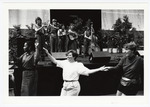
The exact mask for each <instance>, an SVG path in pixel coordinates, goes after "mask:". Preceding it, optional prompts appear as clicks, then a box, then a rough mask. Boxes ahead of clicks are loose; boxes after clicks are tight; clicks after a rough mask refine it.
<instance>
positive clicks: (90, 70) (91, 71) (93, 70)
mask: <svg viewBox="0 0 150 107" xmlns="http://www.w3.org/2000/svg"><path fill="white" fill-rule="evenodd" d="M98 71H107V70H105V66H102V67H100V68H96V69H89V71H88V73H89V74H92V73H95V72H98Z"/></svg>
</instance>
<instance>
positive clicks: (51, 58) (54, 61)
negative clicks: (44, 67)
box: [43, 48, 57, 64]
mask: <svg viewBox="0 0 150 107" xmlns="http://www.w3.org/2000/svg"><path fill="white" fill-rule="evenodd" d="M43 49H44V50H45V52H46V54H47V55H48V57H49V59H50V60H51V61H52V62H53V63H54V64H57V61H56V59H55V58H54V57H53V56H52V55H51V54H50V53H49V52H48V50H47V49H46V48H43Z"/></svg>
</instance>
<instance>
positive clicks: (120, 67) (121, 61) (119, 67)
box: [110, 57, 125, 71]
mask: <svg viewBox="0 0 150 107" xmlns="http://www.w3.org/2000/svg"><path fill="white" fill-rule="evenodd" d="M124 59H125V58H124V57H123V58H122V59H121V60H120V61H119V63H118V64H117V65H116V66H115V67H113V68H110V70H111V71H119V70H122V69H123V62H124Z"/></svg>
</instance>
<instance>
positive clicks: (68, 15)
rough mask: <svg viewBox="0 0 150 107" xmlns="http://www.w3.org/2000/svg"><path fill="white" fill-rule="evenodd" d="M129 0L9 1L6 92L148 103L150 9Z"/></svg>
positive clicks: (14, 95) (12, 95)
mask: <svg viewBox="0 0 150 107" xmlns="http://www.w3.org/2000/svg"><path fill="white" fill-rule="evenodd" d="M128 4H129V5H126V4H124V3H120V5H119V3H116V4H115V3H114V4H113V3H80V4H79V3H41V4H40V3H6V4H5V6H6V7H5V9H4V11H5V12H6V13H5V14H4V15H5V16H6V20H5V21H6V24H7V25H8V26H5V28H4V29H5V30H4V31H7V32H5V34H8V35H6V36H7V45H8V48H7V49H8V50H7V56H8V58H7V59H8V60H7V61H6V62H7V64H8V65H7V67H8V68H7V69H8V71H6V72H7V73H5V74H6V75H5V76H7V77H4V78H7V81H6V83H5V86H6V87H7V88H6V90H5V92H6V95H7V96H6V97H7V98H8V99H9V98H11V99H13V101H14V100H15V98H18V99H23V98H29V99H30V98H31V99H32V98H35V99H38V98H39V99H42V98H43V99H44V98H50V99H51V98H54V99H55V100H56V101H54V102H57V99H56V98H58V102H59V100H60V99H61V98H64V100H65V99H74V98H76V99H78V98H81V100H83V99H82V98H86V99H87V102H88V103H89V104H91V103H90V101H89V100H94V98H95V101H97V102H98V100H104V99H105V100H106V101H104V102H106V103H107V102H108V103H110V104H111V103H117V104H119V103H118V102H119V100H121V99H123V100H124V101H129V100H130V99H131V100H130V101H129V103H131V102H132V103H135V104H138V103H140V101H141V103H145V102H146V101H147V100H145V98H146V97H147V95H148V94H149V93H148V92H147V89H148V86H147V82H148V81H147V78H148V77H147V76H148V75H147V74H148V73H147V69H145V66H146V65H147V64H146V63H145V62H147V60H146V59H145V57H146V55H145V50H147V49H146V48H147V46H145V44H148V43H147V41H148V40H146V39H145V38H147V37H146V36H148V30H147V29H148V28H146V27H147V24H146V23H147V22H146V21H147V18H145V17H148V16H147V15H146V14H148V13H146V12H147V11H148V9H147V4H146V3H141V5H139V4H138V3H137V4H136V3H135V4H133V3H128ZM33 5H34V6H35V7H33ZM137 5H138V6H139V8H137V7H138V6H137ZM38 6H42V8H41V7H38ZM71 6H72V7H71ZM117 6H118V7H117ZM127 6H128V8H127ZM145 40H146V41H145ZM147 51H148V50H147ZM145 60H146V61H145ZM5 80H6V79H5ZM64 96H67V97H64ZM75 96H76V97H75ZM132 98H137V100H135V99H132ZM140 98H141V99H142V100H140ZM54 99H53V100H54ZM107 99H111V100H112V101H111V100H109V101H107ZM114 99H117V100H118V99H119V100H118V101H114ZM143 99H144V100H145V101H143ZM53 100H52V101H53ZM84 100H85V99H84ZM132 100H133V101H132ZM44 101H45V100H44ZM46 101H47V100H46ZM71 101H72V100H71ZM77 101H78V100H77ZM25 102H27V101H25ZM37 102H38V101H37ZM47 102H48V101H47ZM60 102H61V103H62V99H61V101H60ZM83 102H84V101H83ZM83 102H82V103H83ZM120 102H121V103H125V102H123V101H120ZM88 103H87V104H88ZM108 103H107V104H108ZM69 104H71V102H69ZM78 104H80V103H78Z"/></svg>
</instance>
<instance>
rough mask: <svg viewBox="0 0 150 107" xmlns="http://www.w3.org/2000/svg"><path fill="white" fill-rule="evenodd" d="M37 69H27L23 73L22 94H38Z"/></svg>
mask: <svg viewBox="0 0 150 107" xmlns="http://www.w3.org/2000/svg"><path fill="white" fill-rule="evenodd" d="M37 79H38V74H37V71H36V70H25V71H23V74H22V85H21V96H36V94H37Z"/></svg>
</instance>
